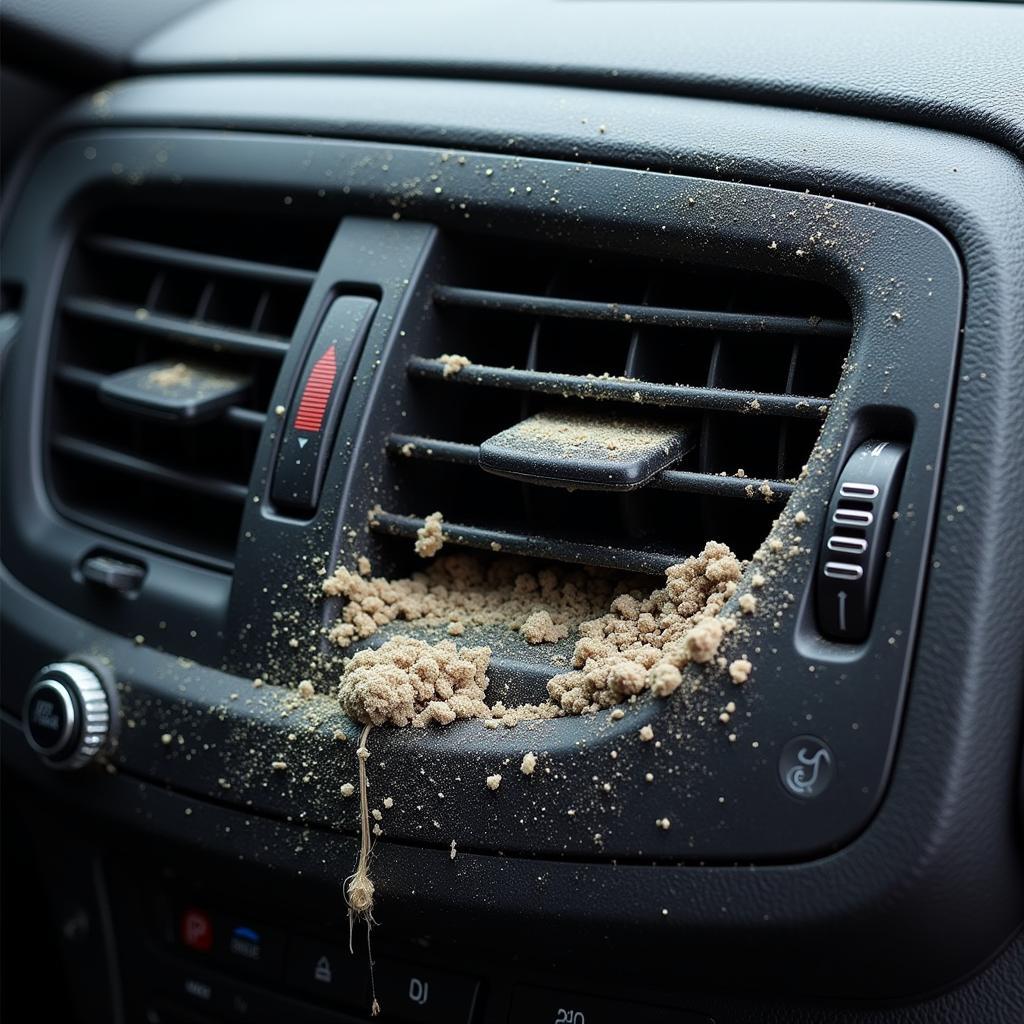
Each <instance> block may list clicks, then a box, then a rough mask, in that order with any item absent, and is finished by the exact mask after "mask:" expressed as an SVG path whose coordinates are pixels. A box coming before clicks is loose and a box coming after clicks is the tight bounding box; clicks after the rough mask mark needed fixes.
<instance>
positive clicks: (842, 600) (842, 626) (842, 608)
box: [839, 590, 846, 633]
mask: <svg viewBox="0 0 1024 1024" xmlns="http://www.w3.org/2000/svg"><path fill="white" fill-rule="evenodd" d="M839 631H840V632H841V633H845V632H846V591H845V590H840V591H839Z"/></svg>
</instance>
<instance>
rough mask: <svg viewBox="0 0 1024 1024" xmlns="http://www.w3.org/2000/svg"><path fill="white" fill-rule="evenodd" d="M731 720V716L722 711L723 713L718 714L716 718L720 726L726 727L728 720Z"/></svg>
mask: <svg viewBox="0 0 1024 1024" xmlns="http://www.w3.org/2000/svg"><path fill="white" fill-rule="evenodd" d="M731 718H732V716H731V715H730V714H729V712H728V711H723V712H722V713H721V714H720V715H719V716H718V720H719V721H720V722H721V723H722V725H728V723H729V720H730V719H731Z"/></svg>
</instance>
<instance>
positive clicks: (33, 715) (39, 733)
mask: <svg viewBox="0 0 1024 1024" xmlns="http://www.w3.org/2000/svg"><path fill="white" fill-rule="evenodd" d="M110 724H111V709H110V697H109V696H108V695H107V690H106V687H105V686H104V685H103V681H102V680H101V679H100V677H99V676H98V675H97V674H96V673H95V672H94V671H93V670H92V669H90V668H87V667H86V666H85V665H80V664H78V663H77V662H74V661H60V662H55V663H54V664H52V665H47V666H46V667H45V668H44V669H43V670H42V671H41V672H39V673H38V674H37V675H36V677H35V679H33V680H32V685H31V686H30V687H29V690H28V693H27V694H26V695H25V706H24V710H23V714H22V728H23V730H24V732H25V739H26V740H27V741H28V744H29V746H30V747H31V748H32V749H33V750H34V751H35V752H36V753H37V754H39V756H40V757H41V758H42V759H43V761H44V762H46V764H48V765H49V766H50V767H51V768H64V769H67V768H81V767H83V766H84V765H87V764H88V763H89V762H90V761H92V759H93V758H94V757H95V756H96V754H97V752H98V751H99V750H100V749H101V748H102V747H103V744H104V743H105V742H106V741H107V737H108V736H109V735H110Z"/></svg>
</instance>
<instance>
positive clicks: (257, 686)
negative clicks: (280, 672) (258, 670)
mask: <svg viewBox="0 0 1024 1024" xmlns="http://www.w3.org/2000/svg"><path fill="white" fill-rule="evenodd" d="M262 686H263V680H262V679H260V678H258V677H257V678H256V679H254V680H253V681H252V688H253V689H254V690H258V689H260V688H261V687H262Z"/></svg>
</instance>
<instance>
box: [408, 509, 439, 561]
mask: <svg viewBox="0 0 1024 1024" xmlns="http://www.w3.org/2000/svg"><path fill="white" fill-rule="evenodd" d="M443 528H444V517H443V516H442V515H441V513H440V512H431V513H430V515H429V516H427V518H426V519H424V520H423V525H422V526H421V527H420V528H419V529H418V530H417V531H416V544H415V545H414V547H415V550H416V554H417V555H419V556H420V558H432V557H433V556H434V555H436V554H437V553H438V551H440V550H441V548H443V547H444V534H443Z"/></svg>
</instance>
